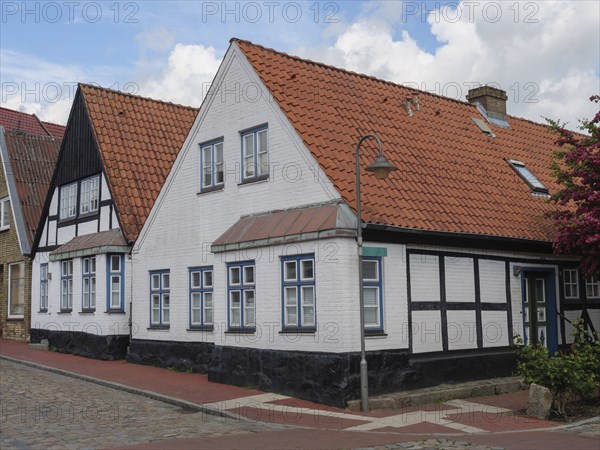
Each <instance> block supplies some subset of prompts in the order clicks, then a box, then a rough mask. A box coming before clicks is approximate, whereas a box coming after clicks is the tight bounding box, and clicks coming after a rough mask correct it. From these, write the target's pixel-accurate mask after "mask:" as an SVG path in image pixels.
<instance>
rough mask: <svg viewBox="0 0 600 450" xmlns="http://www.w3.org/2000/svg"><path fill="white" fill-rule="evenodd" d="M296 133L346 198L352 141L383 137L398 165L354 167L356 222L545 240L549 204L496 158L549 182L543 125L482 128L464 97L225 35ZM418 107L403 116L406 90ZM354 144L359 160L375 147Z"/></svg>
mask: <svg viewBox="0 0 600 450" xmlns="http://www.w3.org/2000/svg"><path fill="white" fill-rule="evenodd" d="M232 42H234V43H236V44H237V45H238V46H239V47H240V49H241V50H242V52H243V53H244V54H245V55H246V57H247V58H248V60H249V61H250V63H251V65H252V67H253V68H254V70H255V71H256V73H257V74H258V76H259V77H260V79H261V80H262V81H263V82H264V83H265V85H266V86H267V88H268V89H269V90H270V92H271V93H272V95H273V97H274V98H275V100H276V101H277V103H278V105H279V107H280V108H281V109H282V110H283V112H284V113H285V114H286V116H287V117H288V119H289V120H290V122H291V123H292V125H293V126H294V128H295V129H296V131H297V133H298V134H299V136H300V137H301V138H302V139H303V141H304V143H305V144H306V146H307V147H308V148H309V149H310V151H311V152H312V154H313V156H314V157H315V158H316V160H317V161H318V163H319V164H320V165H321V167H322V168H323V169H324V171H325V173H326V174H327V175H328V177H329V178H330V179H331V180H332V182H333V183H334V185H335V187H336V188H337V190H338V191H339V192H340V194H341V195H342V197H343V199H344V200H346V201H347V202H348V203H349V205H350V206H351V207H353V208H354V205H355V202H356V197H355V196H356V193H355V148H356V143H357V141H358V140H359V139H360V137H361V136H363V135H364V134H366V133H376V134H377V135H378V136H379V137H380V138H381V140H382V141H383V147H384V153H385V155H386V156H387V157H388V158H389V159H390V160H391V161H392V162H393V163H394V164H395V165H396V166H397V167H398V169H399V170H397V171H396V172H393V173H392V174H391V175H390V177H389V178H388V179H386V180H383V181H380V180H376V179H375V177H374V176H373V175H370V174H369V173H368V172H364V171H363V172H361V189H362V191H361V196H362V201H363V217H362V219H363V220H364V221H366V222H371V223H380V224H386V225H391V226H397V227H402V228H414V229H422V230H429V231H445V232H460V233H472V234H482V235H493V236H500V237H510V238H522V239H531V240H541V241H547V240H551V236H552V231H551V227H550V224H549V222H548V220H547V219H545V218H544V214H545V213H546V212H547V211H549V210H551V209H552V208H554V207H553V206H551V205H550V204H549V203H548V201H547V199H546V198H544V197H539V196H534V195H532V194H531V190H530V188H529V187H528V186H527V185H526V184H525V183H524V182H523V181H522V180H521V179H520V178H519V176H518V175H517V174H516V173H515V171H514V170H513V169H512V168H511V167H510V166H509V165H508V163H507V162H506V160H507V159H516V160H520V161H522V162H524V163H525V164H526V165H527V167H528V168H529V169H530V170H531V171H532V172H533V173H534V174H535V175H536V176H537V177H538V178H539V179H540V180H541V181H542V183H543V184H544V185H545V186H546V187H547V188H548V189H549V190H550V192H552V191H556V189H557V188H558V186H557V184H556V182H555V180H554V179H553V178H552V176H551V171H550V168H549V167H550V164H551V162H552V155H553V152H554V151H555V148H554V146H553V142H554V140H555V136H554V135H552V134H551V133H550V131H549V128H548V127H547V126H544V125H541V124H538V123H534V122H531V121H529V120H525V119H521V118H517V117H512V116H509V117H508V121H509V123H510V126H511V129H504V128H500V127H495V126H491V128H492V129H493V131H494V133H495V134H496V137H495V138H494V137H488V136H486V135H484V134H483V133H482V132H481V131H480V130H479V128H478V127H477V126H476V125H475V124H474V123H473V121H472V120H471V118H472V117H475V118H481V114H480V113H479V112H478V110H477V108H476V107H475V106H474V105H471V104H469V103H466V102H462V101H457V100H453V99H449V98H445V97H441V96H439V95H435V94H431V93H427V92H420V91H415V90H413V89H410V88H407V87H404V86H401V85H397V84H394V83H391V82H386V81H382V80H379V79H376V78H373V77H370V76H366V75H361V74H357V73H353V72H348V71H345V70H341V69H338V68H335V67H331V66H327V65H324V64H319V63H316V62H312V61H308V60H304V59H300V58H297V57H293V56H290V55H287V54H285V53H280V52H277V51H275V50H272V49H268V48H264V47H262V46H259V45H255V44H252V43H251V42H247V41H242V40H237V39H233V40H232ZM415 93H418V95H419V100H420V104H421V110H420V111H419V112H415V113H414V115H413V116H412V117H409V116H408V115H407V113H406V111H405V109H404V104H405V101H406V99H407V97H412V96H413V95H414V94H415ZM375 149H376V147H375V146H374V145H373V142H372V141H368V142H365V145H364V146H363V148H362V157H361V166H362V167H363V168H364V167H365V166H366V165H367V164H369V163H370V162H371V161H372V159H373V157H374V156H375V154H376V150H375Z"/></svg>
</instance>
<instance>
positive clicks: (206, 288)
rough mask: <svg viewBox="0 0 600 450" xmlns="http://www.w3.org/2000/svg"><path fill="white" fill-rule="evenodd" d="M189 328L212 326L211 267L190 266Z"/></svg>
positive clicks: (210, 327) (208, 327) (207, 327)
mask: <svg viewBox="0 0 600 450" xmlns="http://www.w3.org/2000/svg"><path fill="white" fill-rule="evenodd" d="M189 273H190V328H191V329H210V330H212V327H213V321H214V319H213V268H212V266H208V267H190V269H189Z"/></svg>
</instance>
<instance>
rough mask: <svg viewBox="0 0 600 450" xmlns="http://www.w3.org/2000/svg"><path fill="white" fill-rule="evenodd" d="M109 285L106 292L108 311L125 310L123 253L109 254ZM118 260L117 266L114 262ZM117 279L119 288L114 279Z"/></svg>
mask: <svg viewBox="0 0 600 450" xmlns="http://www.w3.org/2000/svg"><path fill="white" fill-rule="evenodd" d="M107 258H108V261H107V268H106V269H107V273H108V277H107V286H106V294H107V296H108V298H107V301H106V306H107V309H108V311H123V310H124V309H125V306H124V298H123V296H124V290H123V279H124V269H125V267H124V265H125V264H124V261H123V255H121V254H108V255H107ZM115 261H117V262H118V263H117V266H116V268H115V265H114V264H113V263H114V262H115ZM115 279H117V280H118V282H117V288H116V289H114V287H113V281H114V280H115ZM115 294H116V295H117V299H118V303H115V301H114V299H115Z"/></svg>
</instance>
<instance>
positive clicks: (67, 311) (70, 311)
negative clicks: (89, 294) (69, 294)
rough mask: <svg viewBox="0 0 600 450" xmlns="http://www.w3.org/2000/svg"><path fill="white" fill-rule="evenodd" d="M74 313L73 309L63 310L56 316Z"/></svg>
mask: <svg viewBox="0 0 600 450" xmlns="http://www.w3.org/2000/svg"><path fill="white" fill-rule="evenodd" d="M72 312H73V310H72V309H61V310H60V311H58V312H57V313H56V314H71V313H72Z"/></svg>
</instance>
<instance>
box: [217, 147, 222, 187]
mask: <svg viewBox="0 0 600 450" xmlns="http://www.w3.org/2000/svg"><path fill="white" fill-rule="evenodd" d="M221 183H223V143H219V144H215V184H221Z"/></svg>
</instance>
